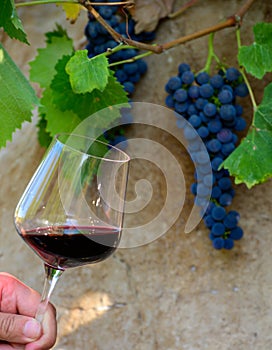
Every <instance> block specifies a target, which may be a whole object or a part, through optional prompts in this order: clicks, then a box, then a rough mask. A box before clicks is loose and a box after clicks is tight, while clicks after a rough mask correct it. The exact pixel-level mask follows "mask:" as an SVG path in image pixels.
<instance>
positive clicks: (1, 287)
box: [0, 272, 57, 350]
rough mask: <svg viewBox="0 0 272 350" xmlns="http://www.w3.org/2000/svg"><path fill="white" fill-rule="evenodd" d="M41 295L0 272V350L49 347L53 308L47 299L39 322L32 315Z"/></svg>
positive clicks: (52, 340)
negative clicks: (43, 316) (45, 307)
mask: <svg viewBox="0 0 272 350" xmlns="http://www.w3.org/2000/svg"><path fill="white" fill-rule="evenodd" d="M39 302H40V295H39V293H38V292H36V291H35V290H33V289H31V288H30V287H28V286H26V285H25V284H23V283H22V282H21V281H19V280H18V279H17V278H15V277H14V276H12V275H9V274H7V273H4V272H2V273H0V350H11V349H24V350H49V349H51V348H52V346H53V345H54V344H55V341H56V335H57V325H56V311H55V308H54V307H53V305H52V304H50V303H49V305H48V308H47V311H46V314H45V318H44V321H43V323H42V325H41V324H40V323H39V322H38V321H36V320H35V319H34V317H35V313H36V310H37V308H38V305H39Z"/></svg>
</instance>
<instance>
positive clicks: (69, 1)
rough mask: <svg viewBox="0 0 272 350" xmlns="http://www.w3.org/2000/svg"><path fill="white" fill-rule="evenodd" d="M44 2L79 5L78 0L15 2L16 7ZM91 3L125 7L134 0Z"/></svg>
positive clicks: (42, 3)
mask: <svg viewBox="0 0 272 350" xmlns="http://www.w3.org/2000/svg"><path fill="white" fill-rule="evenodd" d="M46 4H77V5H80V3H79V1H78V0H34V1H28V2H19V3H17V4H15V6H16V7H24V6H33V5H46ZM90 4H91V5H96V6H103V5H104V6H106V5H107V6H115V5H123V6H124V5H125V6H126V7H129V6H133V5H134V0H128V1H124V2H122V1H116V2H111V3H105V2H94V3H93V2H90Z"/></svg>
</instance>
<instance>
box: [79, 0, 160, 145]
mask: <svg viewBox="0 0 272 350" xmlns="http://www.w3.org/2000/svg"><path fill="white" fill-rule="evenodd" d="M93 2H94V3H95V2H100V3H101V1H99V0H94V1H93ZM107 2H108V3H110V2H114V1H111V0H108V1H107ZM105 3H106V1H105ZM94 8H95V10H96V11H97V12H98V13H99V14H100V16H101V17H102V18H103V19H104V20H105V21H106V22H107V23H108V24H109V25H110V26H111V27H112V28H113V29H114V30H115V31H116V32H118V33H119V34H121V35H122V36H123V37H124V38H130V39H132V40H135V41H140V42H149V41H152V40H154V38H155V32H142V33H140V34H137V35H136V34H135V30H134V29H135V22H134V20H133V19H132V18H131V17H129V15H128V14H127V13H125V12H123V11H124V10H123V9H122V6H117V5H110V4H109V5H95V6H94ZM85 36H86V38H87V40H88V44H87V46H86V49H87V50H88V57H89V58H91V57H94V56H96V55H99V54H101V53H103V52H111V50H112V49H114V48H115V47H116V46H118V45H119V44H118V43H117V42H116V41H115V40H113V38H112V36H111V35H110V34H109V33H108V31H107V30H106V29H105V28H104V27H103V26H102V25H101V24H100V23H99V22H97V20H96V19H95V18H94V16H93V15H92V14H91V13H89V14H88V23H87V25H86V27H85ZM137 54H138V50H137V49H134V48H126V49H125V48H124V49H121V50H118V51H116V52H114V53H112V54H110V55H109V56H108V60H109V63H110V64H113V65H112V66H111V69H112V70H113V71H114V74H115V77H116V78H117V80H118V81H119V82H120V83H121V84H122V85H123V87H124V90H125V91H126V92H127V94H128V96H129V97H130V98H131V97H132V95H133V93H134V91H135V85H136V83H137V82H138V81H139V80H140V79H141V77H142V76H143V75H144V74H145V73H146V71H147V64H146V62H145V61H144V60H143V59H134V57H135V56H136V55H137ZM127 60H131V61H132V62H124V61H127ZM118 62H123V63H120V64H119V63H118ZM121 119H122V121H123V122H124V123H125V124H126V123H127V124H129V123H130V122H132V116H131V113H130V112H129V111H128V110H126V109H123V110H122V111H121ZM104 137H105V139H106V140H107V141H108V142H109V143H110V144H112V145H117V144H118V145H119V147H121V148H126V146H127V139H126V137H125V131H124V129H122V128H120V127H118V128H114V129H111V130H108V131H106V132H105V134H104Z"/></svg>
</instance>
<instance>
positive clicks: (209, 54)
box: [202, 33, 222, 73]
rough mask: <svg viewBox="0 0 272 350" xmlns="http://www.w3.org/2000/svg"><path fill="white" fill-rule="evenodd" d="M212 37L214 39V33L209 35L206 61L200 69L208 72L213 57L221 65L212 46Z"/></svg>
mask: <svg viewBox="0 0 272 350" xmlns="http://www.w3.org/2000/svg"><path fill="white" fill-rule="evenodd" d="M213 39H214V33H211V34H210V37H209V45H208V47H209V50H208V57H207V61H206V64H205V67H204V68H203V69H202V71H205V72H208V73H210V69H211V64H212V60H213V59H214V60H215V61H216V62H217V63H218V64H219V65H222V63H221V61H220V59H219V58H218V57H217V55H216V54H215V52H214V46H213Z"/></svg>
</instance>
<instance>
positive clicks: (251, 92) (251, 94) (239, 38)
mask: <svg viewBox="0 0 272 350" xmlns="http://www.w3.org/2000/svg"><path fill="white" fill-rule="evenodd" d="M236 39H237V46H238V51H239V49H240V48H241V35H240V29H239V28H238V29H237V31H236ZM240 73H241V74H242V76H243V79H244V82H245V84H246V86H247V88H248V92H249V97H250V99H251V102H252V106H253V110H254V111H256V109H257V107H258V105H257V102H256V99H255V96H254V93H253V90H252V88H251V85H250V83H249V81H248V78H247V75H246V73H245V70H244V68H243V67H241V68H240ZM252 125H254V123H252Z"/></svg>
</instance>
